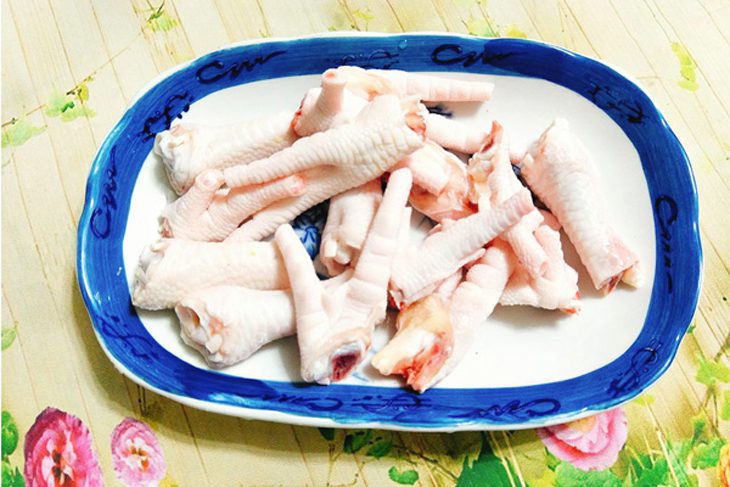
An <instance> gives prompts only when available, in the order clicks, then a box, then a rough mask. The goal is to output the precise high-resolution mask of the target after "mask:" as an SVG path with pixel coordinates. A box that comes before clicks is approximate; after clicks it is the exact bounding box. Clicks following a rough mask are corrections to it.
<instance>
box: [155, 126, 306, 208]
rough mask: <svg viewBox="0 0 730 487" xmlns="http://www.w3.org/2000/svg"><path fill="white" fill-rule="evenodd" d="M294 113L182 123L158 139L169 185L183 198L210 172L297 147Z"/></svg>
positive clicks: (157, 151) (156, 141) (158, 151)
mask: <svg viewBox="0 0 730 487" xmlns="http://www.w3.org/2000/svg"><path fill="white" fill-rule="evenodd" d="M291 118H292V114H291V112H281V113H277V114H275V115H272V116H269V117H265V118H262V119H259V120H254V121H250V122H243V123H235V124H231V125H219V126H215V125H203V124H194V123H187V122H182V123H179V124H177V125H175V126H173V127H172V128H171V129H170V130H165V131H163V132H160V133H158V134H157V135H156V136H155V146H154V151H155V153H156V154H157V155H159V156H160V157H161V158H162V162H163V163H164V166H165V170H166V171H167V175H168V179H169V180H170V185H171V186H172V188H173V189H174V190H175V192H177V194H183V193H184V192H185V191H187V189H188V188H189V187H190V186H192V184H193V181H194V180H195V178H196V177H197V176H198V175H199V174H200V173H202V172H203V171H205V170H208V169H225V168H226V167H232V166H236V165H239V164H247V163H249V162H252V161H257V160H259V159H263V158H265V157H268V156H270V155H271V154H273V153H275V152H278V151H280V150H282V149H284V148H285V147H289V146H290V145H292V143H294V140H295V139H296V135H295V134H294V132H293V131H292V130H291V128H290V127H289V123H290V120H291Z"/></svg>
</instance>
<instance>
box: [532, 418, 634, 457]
mask: <svg viewBox="0 0 730 487" xmlns="http://www.w3.org/2000/svg"><path fill="white" fill-rule="evenodd" d="M537 433H538V435H540V439H542V442H543V443H544V444H545V446H546V447H547V449H548V450H549V451H550V453H552V454H553V455H555V456H556V457H558V458H560V459H561V460H565V461H567V462H569V463H571V464H572V465H574V466H575V467H577V468H579V469H581V470H605V469H607V468H609V467H610V466H611V465H613V464H614V463H616V460H617V459H618V453H619V451H621V448H623V446H624V443H626V438H627V436H628V421H627V420H626V414H625V413H624V411H623V409H621V408H616V409H612V410H610V411H606V412H604V413H600V414H596V415H595V416H590V417H587V418H583V419H578V420H576V421H571V422H570V423H565V424H560V425H556V426H548V427H547V428H540V429H538V430H537Z"/></svg>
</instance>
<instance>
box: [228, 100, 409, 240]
mask: <svg viewBox="0 0 730 487" xmlns="http://www.w3.org/2000/svg"><path fill="white" fill-rule="evenodd" d="M402 103H403V104H406V105H410V106H407V108H406V110H407V111H406V113H405V115H404V109H403V108H402ZM416 105H417V103H415V102H413V101H412V100H411V101H408V100H406V101H401V100H399V99H398V98H396V97H395V96H381V97H378V98H376V99H375V100H374V101H372V102H371V103H369V104H368V105H367V106H366V107H365V108H364V109H363V111H362V112H360V114H359V115H358V117H357V119H356V120H355V122H353V123H351V124H347V125H343V126H341V127H338V128H334V129H330V130H328V131H326V132H318V133H316V134H314V135H312V136H310V137H305V138H302V139H299V140H298V141H297V142H295V143H294V145H292V146H291V147H289V148H287V149H284V150H283V151H281V152H279V153H277V154H274V155H273V156H271V157H269V158H268V159H264V160H261V161H257V162H253V163H251V164H248V165H246V166H238V167H235V168H229V169H226V170H225V171H224V172H223V174H224V177H225V180H226V183H227V184H228V186H229V187H237V186H245V185H250V184H262V183H266V182H268V181H271V180H273V179H278V178H282V177H286V176H289V175H292V174H297V173H299V174H300V175H301V176H302V177H304V179H305V180H306V181H307V191H306V192H305V193H304V194H302V195H300V196H297V197H293V198H287V199H284V200H280V201H279V202H277V203H275V204H273V205H271V206H269V207H267V208H265V209H264V210H262V211H260V212H259V213H257V214H256V215H255V216H254V217H253V218H251V219H250V220H249V221H248V222H246V223H244V224H243V225H241V227H240V228H239V229H238V230H236V231H235V232H233V233H232V234H231V236H230V237H229V238H230V239H241V240H260V239H262V238H264V237H267V236H268V235H271V233H273V232H274V231H275V230H276V228H277V227H278V226H279V225H281V224H283V223H287V222H289V221H291V220H293V219H294V218H295V217H296V216H297V215H299V214H300V213H303V212H304V211H306V210H307V209H309V208H311V207H312V206H314V205H316V204H318V203H321V202H322V201H324V200H326V199H328V198H331V197H332V196H334V195H336V194H339V193H342V192H343V191H347V190H348V189H350V188H354V187H357V186H361V185H363V184H365V183H366V182H368V181H372V180H373V179H376V178H377V177H379V176H380V175H381V174H383V173H384V172H385V171H386V170H388V169H390V168H391V167H392V166H393V165H395V164H396V163H397V162H398V161H399V160H400V159H402V158H403V157H405V156H406V155H408V154H410V153H411V152H413V151H415V150H417V149H419V148H421V147H422V146H423V137H422V135H421V134H422V133H423V127H422V126H421V125H420V123H421V122H422V119H421V118H420V116H419V115H418V114H417V106H416ZM419 121H420V122H419Z"/></svg>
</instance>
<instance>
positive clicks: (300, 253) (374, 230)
mask: <svg viewBox="0 0 730 487" xmlns="http://www.w3.org/2000/svg"><path fill="white" fill-rule="evenodd" d="M410 186H411V175H410V172H409V171H408V170H399V171H396V172H394V173H393V174H392V175H391V177H390V180H389V182H388V187H387V188H386V190H385V194H384V196H383V200H382V202H381V204H380V207H379V208H378V211H377V212H376V214H375V218H374V219H373V223H372V226H371V229H370V232H369V233H368V236H367V238H366V239H365V242H364V244H363V249H362V252H361V254H360V258H359V260H358V262H357V264H356V266H355V268H354V271H352V274H351V277H350V278H349V280H348V281H347V282H346V283H345V284H343V285H341V286H339V287H338V288H337V289H334V290H330V289H326V288H324V287H323V285H322V283H321V282H320V281H319V279H318V278H317V275H316V273H315V271H314V267H313V264H312V261H311V260H310V259H309V256H308V254H307V252H306V250H305V249H304V247H303V246H302V244H301V242H299V241H298V239H297V238H296V236H295V234H294V231H293V230H292V228H291V227H290V226H289V225H282V226H281V227H280V228H279V229H278V230H277V231H276V235H275V240H276V244H277V245H278V247H279V249H280V250H281V253H282V256H283V258H284V262H285V265H286V270H287V273H288V274H289V280H290V281H291V283H292V294H293V298H294V306H295V311H296V317H297V339H298V342H299V352H300V359H301V374H302V378H303V379H304V380H305V381H307V382H318V383H321V384H328V383H330V382H331V381H332V380H340V379H342V378H344V377H345V376H346V375H347V374H348V373H349V372H350V371H351V370H352V368H353V367H355V366H356V365H357V364H358V363H359V362H360V361H361V360H362V358H363V357H364V355H365V353H366V352H367V350H368V349H369V347H370V342H371V339H372V332H373V327H374V326H375V325H376V324H377V323H379V322H381V321H382V320H383V319H384V317H385V309H386V304H387V286H388V279H389V277H390V268H391V264H392V260H393V255H394V254H395V250H396V247H397V240H398V235H399V233H400V229H401V227H402V226H403V225H408V222H407V221H403V215H404V212H403V209H404V208H405V203H406V200H407V196H408V192H409V190H410Z"/></svg>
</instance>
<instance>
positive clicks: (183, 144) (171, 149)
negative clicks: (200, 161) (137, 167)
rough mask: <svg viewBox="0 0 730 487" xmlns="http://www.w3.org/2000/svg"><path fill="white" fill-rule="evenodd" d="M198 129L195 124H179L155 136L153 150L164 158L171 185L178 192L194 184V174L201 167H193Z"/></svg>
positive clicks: (180, 192)
mask: <svg viewBox="0 0 730 487" xmlns="http://www.w3.org/2000/svg"><path fill="white" fill-rule="evenodd" d="M196 130H197V127H196V126H195V125H190V124H178V125H175V126H174V127H172V128H170V130H165V131H163V132H160V133H158V134H157V135H156V136H155V145H154V149H153V150H154V152H155V154H157V155H158V156H160V158H162V163H163V164H164V165H165V170H166V172H167V176H168V179H169V180H170V186H172V189H174V190H175V192H176V193H177V194H183V193H184V192H185V191H187V190H188V188H189V187H190V185H191V184H192V181H193V175H195V174H197V173H198V172H199V168H197V167H193V166H194V162H195V159H194V158H193V152H194V151H195V147H194V140H195V132H196Z"/></svg>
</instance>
